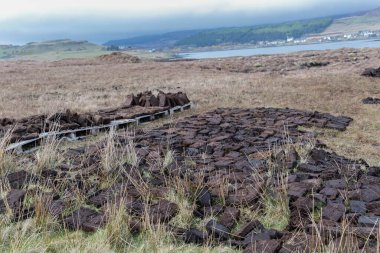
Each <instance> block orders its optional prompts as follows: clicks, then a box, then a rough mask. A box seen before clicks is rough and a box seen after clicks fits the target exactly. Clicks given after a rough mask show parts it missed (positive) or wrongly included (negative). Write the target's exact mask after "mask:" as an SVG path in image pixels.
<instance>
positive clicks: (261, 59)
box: [0, 49, 380, 165]
mask: <svg viewBox="0 0 380 253" xmlns="http://www.w3.org/2000/svg"><path fill="white" fill-rule="evenodd" d="M379 56H380V50H378V49H362V50H360V49H352V50H351V49H343V50H336V51H322V52H302V53H294V54H288V55H272V56H255V57H244V58H243V57H233V58H225V59H213V60H197V61H174V62H168V61H167V62H165V61H153V60H143V61H142V62H140V63H120V62H118V61H117V59H115V61H114V62H113V61H107V62H104V61H103V62H102V61H100V60H96V59H83V60H81V59H75V60H74V59H72V60H70V59H68V60H61V61H0V75H1V78H0V87H1V93H0V117H13V118H21V117H24V116H30V115H34V114H39V113H53V112H55V111H57V110H63V109H72V110H75V111H82V112H83V111H91V110H96V109H99V108H105V107H112V106H115V105H119V104H121V103H122V102H123V101H124V99H125V96H126V94H129V93H133V92H134V93H136V92H139V91H144V90H154V89H160V90H164V91H178V90H183V91H185V92H186V93H187V94H188V96H189V97H190V99H191V100H192V101H193V102H194V103H195V105H196V109H195V110H193V111H192V112H191V113H192V114H193V113H194V114H197V113H199V112H204V111H208V110H211V109H214V108H218V107H243V108H253V107H289V108H295V109H303V110H311V111H313V110H318V111H321V112H329V113H332V114H336V115H338V114H340V115H346V116H349V117H352V118H353V119H354V121H353V123H352V124H351V125H350V127H349V128H348V130H347V131H346V132H344V133H339V134H336V133H334V132H332V133H329V132H326V131H324V132H325V137H326V138H324V137H322V138H324V141H325V142H327V144H329V146H331V147H332V148H334V150H335V151H336V152H338V153H340V154H342V155H347V156H348V157H352V158H363V159H365V160H367V161H368V162H370V163H371V164H372V165H379V164H380V160H379V157H378V153H379V151H380V139H379V138H378V131H379V130H380V125H379V122H380V114H379V107H378V106H376V105H363V104H362V103H361V100H362V99H363V98H366V97H368V96H373V97H376V96H377V97H379V96H380V90H379V80H377V79H372V78H367V77H362V76H360V73H361V72H362V71H363V70H364V69H365V68H367V67H377V66H379V65H380V57H379ZM313 62H314V63H317V65H318V63H327V62H328V63H329V64H328V65H327V66H322V67H318V66H317V67H313V66H312V65H313V64H312V63H313Z"/></svg>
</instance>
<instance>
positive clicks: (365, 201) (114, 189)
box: [0, 108, 380, 253]
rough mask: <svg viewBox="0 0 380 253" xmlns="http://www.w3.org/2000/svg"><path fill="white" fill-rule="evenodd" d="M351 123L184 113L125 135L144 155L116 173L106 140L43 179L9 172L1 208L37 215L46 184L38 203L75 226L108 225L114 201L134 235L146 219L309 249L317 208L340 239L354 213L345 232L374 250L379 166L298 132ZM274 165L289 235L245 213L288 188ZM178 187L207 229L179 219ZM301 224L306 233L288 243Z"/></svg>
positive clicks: (277, 112) (72, 155)
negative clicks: (107, 158)
mask: <svg viewBox="0 0 380 253" xmlns="http://www.w3.org/2000/svg"><path fill="white" fill-rule="evenodd" d="M351 120H352V119H350V118H348V117H335V116H332V115H330V114H325V113H319V112H305V111H299V110H292V109H273V108H257V109H217V110H215V111H212V112H209V113H205V114H202V115H198V116H191V117H188V118H185V119H183V120H181V121H179V122H178V123H177V124H175V126H174V127H173V126H172V125H164V126H162V127H160V128H156V129H153V130H150V131H146V132H144V131H143V130H138V131H136V132H135V133H134V135H131V136H133V137H131V136H125V135H123V136H119V137H118V143H119V144H118V145H117V149H121V150H122V149H123V148H124V147H126V146H128V145H129V146H130V145H131V141H132V140H133V142H134V152H133V153H134V154H136V156H137V157H136V159H133V160H128V161H125V163H122V164H117V165H115V166H114V168H113V169H114V170H112V169H108V170H106V171H105V170H104V169H102V168H103V167H102V166H103V163H102V154H103V152H104V150H105V149H106V143H105V142H100V143H98V144H96V145H95V144H94V145H90V146H86V147H83V148H77V149H70V150H68V151H67V152H66V153H65V157H66V162H65V163H63V164H61V165H59V166H57V167H56V168H54V169H52V168H46V169H44V170H42V171H41V172H40V173H39V174H38V175H37V174H32V173H31V172H28V171H25V170H20V171H18V172H15V173H11V174H8V175H7V176H5V177H4V178H2V180H3V181H8V182H9V185H10V188H11V190H9V191H8V193H7V195H6V197H5V199H4V200H3V202H1V201H0V211H3V212H4V211H5V209H6V208H5V207H6V206H8V207H9V209H10V212H12V213H13V219H14V220H15V221H17V220H20V219H25V218H27V217H30V216H33V215H34V210H35V205H36V204H35V203H34V204H33V203H32V204H30V201H29V202H28V204H27V203H26V202H25V201H24V200H25V199H26V197H25V196H28V194H29V198H28V199H29V200H30V199H31V198H30V195H32V196H33V195H36V193H35V192H33V191H30V190H29V191H27V190H26V188H27V187H28V185H29V184H36V182H39V183H40V184H42V185H43V186H44V187H43V189H49V190H50V191H49V192H46V193H44V192H43V193H40V195H41V196H43V198H40V199H42V200H43V201H42V202H39V205H40V206H39V208H40V207H41V203H42V204H43V206H45V209H46V210H47V211H48V212H49V213H50V214H51V215H52V216H55V217H57V219H58V220H60V222H61V223H62V224H63V225H64V226H65V227H66V228H69V229H82V230H84V231H95V230H96V229H98V228H99V227H103V226H104V225H105V223H106V222H107V220H108V219H110V218H112V217H110V216H109V215H107V213H108V212H107V206H108V204H109V203H119V204H121V205H124V206H125V208H126V210H127V212H128V213H129V215H130V216H131V220H130V224H129V225H130V229H131V231H132V232H133V233H139V231H141V230H143V229H144V224H145V223H146V222H147V218H148V222H149V223H151V224H153V225H155V224H162V225H164V226H165V227H166V228H167V229H168V230H170V231H171V232H173V233H174V234H175V235H177V236H178V237H179V238H181V239H183V240H184V241H185V242H186V243H197V244H204V243H207V242H210V241H211V242H212V244H227V245H232V246H235V247H237V248H240V249H242V250H245V252H270V253H271V252H282V253H285V252H296V251H297V250H299V251H300V252H308V249H309V248H308V247H309V246H310V245H309V243H312V242H313V240H315V239H316V237H315V236H314V235H313V226H312V222H311V220H310V213H311V212H313V211H316V210H318V213H319V214H320V217H318V218H316V219H317V220H316V222H320V223H321V224H323V229H322V230H323V231H321V232H322V234H321V236H322V238H323V237H324V236H326V240H334V239H335V238H339V236H340V234H341V233H342V230H341V226H340V224H341V223H342V222H343V221H344V220H345V219H349V221H350V223H349V225H348V227H349V229H347V231H346V233H347V234H349V235H350V236H354V237H355V240H358V241H359V242H361V243H359V244H358V245H360V246H359V247H361V248H364V250H366V249H367V248H370V247H371V245H372V244H373V243H376V233H377V231H378V230H376V229H372V227H373V226H376V224H378V221H379V219H380V168H375V167H370V166H368V164H366V163H365V161H362V160H351V159H347V158H345V157H342V156H339V155H337V154H335V153H332V152H328V151H325V150H324V149H322V147H323V145H322V144H321V143H319V142H318V141H317V140H315V139H314V134H313V133H311V132H307V131H302V130H299V127H300V126H304V127H323V128H330V129H336V130H339V131H343V130H345V129H346V127H347V126H348V124H349V123H350V121H351ZM311 141H315V142H316V146H315V147H314V148H312V149H309V151H308V153H307V155H306V156H304V157H302V159H301V157H300V154H299V153H298V152H297V149H296V148H295V146H294V145H291V144H297V145H300V146H302V145H303V144H305V143H310V142H311ZM114 152H117V151H116V150H115V151H114ZM168 154H169V155H168ZM168 157H170V159H168ZM274 171H277V172H278V171H281V172H282V173H283V174H288V176H287V177H286V183H285V184H284V185H285V188H286V189H287V190H286V192H287V196H288V198H289V210H290V219H289V224H288V225H287V227H286V228H285V229H284V230H283V231H277V230H274V229H270V228H266V227H264V226H263V224H262V223H260V221H258V220H249V219H247V218H246V217H245V218H244V217H243V215H242V213H241V210H242V209H241V208H249V209H250V210H253V211H258V212H260V211H263V204H262V197H263V194H264V193H266V194H269V196H271V197H273V198H276V196H277V194H278V193H280V192H282V189H283V187H284V185H282V184H279V183H278V182H280V181H281V180H278V179H279V178H278V177H281V175H282V174H281V173H274ZM269 172H271V173H269ZM112 173H116V174H112ZM110 174H111V175H117V178H116V180H115V178H114V177H113V180H114V181H113V182H115V183H114V184H113V185H112V186H110V187H106V188H104V187H103V188H102V187H101V186H102V185H105V184H104V182H103V184H102V180H105V178H107V175H110ZM175 185H177V186H179V187H180V188H181V190H184V192H186V197H187V198H188V200H189V201H190V203H194V204H193V208H194V209H193V218H194V219H195V218H198V219H203V220H204V224H206V225H205V226H204V227H201V228H199V227H198V228H195V227H193V226H192V225H191V224H189V225H188V226H187V227H178V226H177V225H176V223H175V222H174V221H175V217H176V215H177V214H178V213H179V212H180V206H179V205H178V204H177V203H174V202H173V200H172V199H171V200H170V198H168V197H167V196H169V193H170V192H171V191H176V190H178V188H177V189H176V188H175V187H174V186H175ZM78 193H79V194H81V195H82V196H83V199H85V200H86V206H83V207H81V208H78V207H77V208H76V210H74V211H73V212H72V213H70V214H68V215H67V212H65V210H73V209H70V208H73V206H75V199H76V198H77V196H78ZM70 194H71V195H70ZM32 199H33V198H32ZM5 201H6V202H7V203H8V205H5V204H4V202H5ZM73 202H74V204H73ZM211 216H212V217H213V218H210V217H211ZM299 229H302V231H303V232H302V234H301V235H298V236H295V237H294V238H293V239H292V240H290V238H291V237H292V236H293V235H294V233H295V232H296V231H298V230H299ZM327 235H330V236H331V237H329V236H327ZM367 237H368V238H369V241H368V242H367V243H365V242H366V240H365V239H364V238H367ZM322 240H323V239H322Z"/></svg>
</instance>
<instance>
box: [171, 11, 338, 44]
mask: <svg viewBox="0 0 380 253" xmlns="http://www.w3.org/2000/svg"><path fill="white" fill-rule="evenodd" d="M332 22H333V19H332V18H319V19H311V20H304V21H293V22H286V23H281V24H274V25H259V26H251V27H234V28H219V29H212V30H208V31H203V32H199V33H197V34H194V35H192V36H189V37H187V38H185V39H182V40H179V41H178V42H177V43H176V46H194V47H204V46H215V45H221V44H244V43H257V42H259V41H274V40H286V39H287V38H288V37H293V38H300V37H302V36H304V35H306V34H310V33H320V32H322V31H324V30H325V29H326V28H327V27H328V26H329V25H330V24H331V23H332Z"/></svg>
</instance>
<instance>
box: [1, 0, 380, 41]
mask: <svg viewBox="0 0 380 253" xmlns="http://www.w3.org/2000/svg"><path fill="white" fill-rule="evenodd" d="M343 2H344V3H343ZM379 5H380V3H377V0H376V1H368V0H364V1H361V2H360V3H358V1H352V0H348V1H342V0H335V1H334V0H332V1H325V0H323V1H320V3H318V4H316V5H310V6H308V7H307V8H303V9H288V10H272V11H268V12H267V13H258V12H256V11H254V10H252V11H244V12H243V11H240V12H234V13H218V12H215V13H210V14H207V15H195V14H192V13H181V14H177V15H171V16H166V17H162V18H156V19H152V18H151V19H147V18H144V19H139V18H134V19H129V18H128V17H125V18H113V17H107V16H104V15H99V14H98V15H83V16H76V17H70V16H60V17H45V18H40V17H24V18H19V19H14V20H7V21H3V22H1V23H0V44H9V43H16V44H20V43H26V42H30V41H40V40H49V39H59V38H70V39H75V40H89V41H93V42H96V43H103V42H105V41H108V40H111V39H121V38H128V37H132V36H136V35H143V34H157V33H163V32H168V31H174V30H184V29H201V28H214V27H227V26H244V25H255V24H265V23H275V22H282V21H287V20H297V19H306V18H313V17H321V16H330V15H339V14H345V13H354V12H358V11H363V10H369V9H372V8H376V7H378V6H379Z"/></svg>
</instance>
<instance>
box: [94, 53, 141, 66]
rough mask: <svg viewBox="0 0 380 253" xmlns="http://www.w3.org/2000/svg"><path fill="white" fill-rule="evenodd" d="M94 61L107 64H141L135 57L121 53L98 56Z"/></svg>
mask: <svg viewBox="0 0 380 253" xmlns="http://www.w3.org/2000/svg"><path fill="white" fill-rule="evenodd" d="M96 59H98V60H100V61H102V62H109V63H139V62H141V60H140V58H138V57H137V56H133V55H129V54H125V53H121V52H113V53H111V54H105V55H101V56H98V57H97V58H96Z"/></svg>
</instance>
